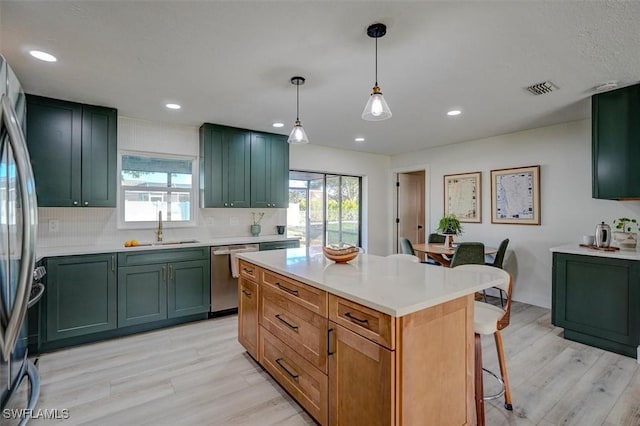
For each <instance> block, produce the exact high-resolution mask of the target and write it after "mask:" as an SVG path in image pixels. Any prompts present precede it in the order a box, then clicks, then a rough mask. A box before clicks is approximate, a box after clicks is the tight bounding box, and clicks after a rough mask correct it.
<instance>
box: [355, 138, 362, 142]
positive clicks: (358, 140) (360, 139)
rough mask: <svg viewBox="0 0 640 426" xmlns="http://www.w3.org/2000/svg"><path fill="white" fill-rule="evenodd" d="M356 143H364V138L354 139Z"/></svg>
mask: <svg viewBox="0 0 640 426" xmlns="http://www.w3.org/2000/svg"><path fill="white" fill-rule="evenodd" d="M354 140H355V141H356V142H364V138H355V139H354Z"/></svg>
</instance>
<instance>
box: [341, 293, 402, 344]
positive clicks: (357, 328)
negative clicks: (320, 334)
mask: <svg viewBox="0 0 640 426" xmlns="http://www.w3.org/2000/svg"><path fill="white" fill-rule="evenodd" d="M329 319H330V320H331V321H333V322H335V323H337V324H340V325H342V326H343V327H345V328H347V329H349V330H351V331H354V332H356V333H358V334H359V335H361V336H363V337H366V338H367V339H369V340H372V341H374V342H376V343H379V344H381V345H382V346H385V347H387V348H389V349H391V350H394V349H395V318H393V317H392V316H390V315H387V314H383V313H382V312H378V311H376V310H375V309H371V308H367V307H366V306H362V305H360V304H358V303H354V302H350V301H348V300H345V299H342V298H341V297H338V296H334V295H333V294H330V295H329Z"/></svg>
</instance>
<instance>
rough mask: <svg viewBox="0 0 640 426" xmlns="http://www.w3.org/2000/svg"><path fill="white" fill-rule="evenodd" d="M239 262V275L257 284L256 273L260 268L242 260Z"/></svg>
mask: <svg viewBox="0 0 640 426" xmlns="http://www.w3.org/2000/svg"><path fill="white" fill-rule="evenodd" d="M239 260H240V263H239V268H240V275H241V276H243V277H245V278H247V279H250V280H251V281H253V282H256V283H257V282H258V276H259V274H258V271H259V269H260V268H258V267H257V266H256V265H254V264H253V263H248V262H246V261H244V260H242V259H239Z"/></svg>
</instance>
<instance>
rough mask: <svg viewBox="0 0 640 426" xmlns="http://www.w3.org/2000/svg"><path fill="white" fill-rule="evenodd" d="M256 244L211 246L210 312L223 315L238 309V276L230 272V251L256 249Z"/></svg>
mask: <svg viewBox="0 0 640 426" xmlns="http://www.w3.org/2000/svg"><path fill="white" fill-rule="evenodd" d="M259 248H260V246H259V245H258V244H238V245H231V246H214V247H211V314H212V316H219V315H225V314H230V313H235V312H237V311H238V278H234V277H233V275H232V273H231V253H234V252H236V253H239V252H243V251H258V250H259Z"/></svg>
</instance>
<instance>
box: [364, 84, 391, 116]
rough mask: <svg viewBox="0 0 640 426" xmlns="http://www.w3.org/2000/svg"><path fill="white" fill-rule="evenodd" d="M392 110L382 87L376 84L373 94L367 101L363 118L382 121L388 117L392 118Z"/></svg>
mask: <svg viewBox="0 0 640 426" xmlns="http://www.w3.org/2000/svg"><path fill="white" fill-rule="evenodd" d="M391 115H392V114H391V110H390V109H389V105H387V101H385V100H384V96H382V92H381V91H380V87H378V86H374V87H373V90H372V91H371V96H369V100H368V101H367V105H365V107H364V111H362V119H363V120H367V121H382V120H386V119H387V118H391Z"/></svg>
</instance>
